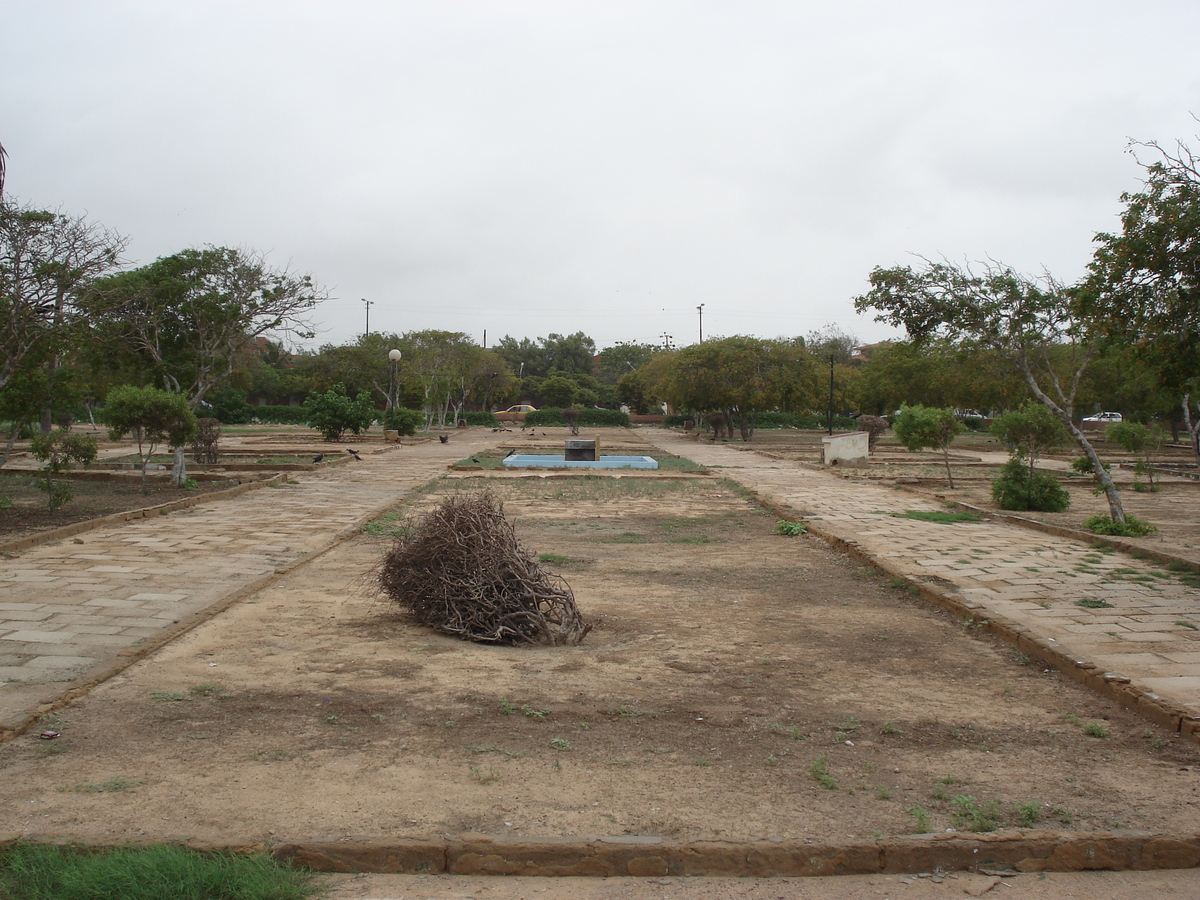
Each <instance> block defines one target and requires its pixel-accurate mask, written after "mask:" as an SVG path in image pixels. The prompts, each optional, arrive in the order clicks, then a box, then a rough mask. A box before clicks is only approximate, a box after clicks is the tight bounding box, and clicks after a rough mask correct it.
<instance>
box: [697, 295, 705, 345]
mask: <svg viewBox="0 0 1200 900" xmlns="http://www.w3.org/2000/svg"><path fill="white" fill-rule="evenodd" d="M696 312H698V313H700V343H702V344H703V343H704V304H703V303H701V304H700V305H699V306H697V307H696Z"/></svg>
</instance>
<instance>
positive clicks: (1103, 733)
mask: <svg viewBox="0 0 1200 900" xmlns="http://www.w3.org/2000/svg"><path fill="white" fill-rule="evenodd" d="M1083 733H1084V734H1086V735H1087V736H1088V737H1094V738H1106V737H1108V728H1107V727H1106V726H1105V724H1104V723H1103V722H1096V721H1092V722H1088V723H1087V724H1086V725H1084V726H1083Z"/></svg>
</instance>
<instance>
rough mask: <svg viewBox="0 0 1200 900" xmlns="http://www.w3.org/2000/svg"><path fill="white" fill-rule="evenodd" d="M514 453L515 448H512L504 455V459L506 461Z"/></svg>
mask: <svg viewBox="0 0 1200 900" xmlns="http://www.w3.org/2000/svg"><path fill="white" fill-rule="evenodd" d="M516 452H517V448H516V447H513V448H512V449H511V450H509V451H508V452H507V453H505V454H504V458H505V459H508V458H509V457H510V456H512V455H513V454H514V453H516Z"/></svg>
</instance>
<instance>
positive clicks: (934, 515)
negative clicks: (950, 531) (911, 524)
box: [891, 509, 979, 525]
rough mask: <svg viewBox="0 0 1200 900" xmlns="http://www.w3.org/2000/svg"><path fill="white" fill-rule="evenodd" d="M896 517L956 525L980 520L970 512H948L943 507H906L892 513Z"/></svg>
mask: <svg viewBox="0 0 1200 900" xmlns="http://www.w3.org/2000/svg"><path fill="white" fill-rule="evenodd" d="M891 515H892V517H893V518H896V519H915V520H917V521H918V522H936V523H937V524H938V525H954V524H956V523H958V522H978V521H979V516H977V515H975V514H974V513H969V512H946V511H945V510H941V509H933V510H929V509H906V510H905V511H904V512H902V513H892V514H891Z"/></svg>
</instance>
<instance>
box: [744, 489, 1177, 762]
mask: <svg viewBox="0 0 1200 900" xmlns="http://www.w3.org/2000/svg"><path fill="white" fill-rule="evenodd" d="M752 493H753V495H754V498H755V500H756V502H757V503H758V504H759V505H760V506H762V507H763V508H764V509H766V510H768V511H770V512H771V513H772V514H773V515H779V516H781V517H786V518H792V517H796V516H799V517H800V518H801V519H803V520H804V524H805V527H807V528H808V530H809V531H810V532H811V533H812V534H814V535H816V536H817V537H819V538H821V539H822V540H823V541H825V542H826V543H828V544H829V545H830V546H831V547H833V548H835V549H837V550H839V551H841V552H842V553H845V554H846V555H847V556H850V557H852V558H853V559H856V560H858V561H859V562H861V563H863V564H865V565H868V566H870V567H871V568H873V569H875V570H876V571H877V572H881V573H882V574H884V575H889V576H891V577H893V578H898V579H900V580H902V581H904V582H905V583H906V584H907V585H909V587H910V588H912V589H913V590H914V591H916V592H917V593H919V594H920V595H921V597H923V598H924V599H926V600H928V601H930V602H932V603H934V604H936V605H938V606H940V607H942V608H943V609H945V610H947V611H948V612H950V613H952V614H954V615H956V616H960V617H962V618H964V619H966V620H971V621H973V622H975V623H976V624H977V625H978V627H981V628H983V629H985V630H986V631H988V632H989V633H990V634H993V635H995V636H996V637H999V638H1001V639H1002V640H1005V641H1007V642H1008V643H1010V644H1012V645H1013V646H1015V647H1016V648H1017V649H1018V650H1020V651H1021V652H1022V653H1024V654H1026V655H1028V656H1032V657H1035V658H1037V659H1039V660H1041V661H1042V662H1044V663H1046V664H1047V665H1050V666H1053V667H1054V668H1055V669H1057V670H1058V671H1060V672H1062V673H1063V674H1064V675H1067V676H1069V677H1070V678H1073V679H1074V680H1075V681H1078V682H1080V683H1081V684H1084V685H1086V686H1087V687H1089V688H1091V689H1092V690H1094V691H1096V693H1098V694H1101V695H1102V696H1105V697H1108V698H1109V699H1110V700H1114V701H1116V702H1117V703H1120V704H1121V705H1122V706H1124V707H1125V708H1127V709H1130V710H1133V711H1135V712H1137V713H1139V714H1140V715H1142V716H1143V717H1145V718H1147V719H1149V720H1150V721H1151V722H1153V723H1154V724H1156V725H1159V726H1162V727H1163V728H1167V729H1170V730H1171V731H1174V732H1176V733H1177V734H1179V735H1181V736H1182V737H1185V738H1187V739H1189V740H1191V741H1193V742H1195V743H1200V715H1196V711H1195V710H1191V709H1188V708H1186V707H1184V706H1182V705H1180V704H1178V703H1175V702H1174V701H1172V700H1170V699H1168V698H1166V697H1161V696H1159V695H1158V694H1156V693H1155V692H1153V691H1151V690H1148V689H1146V688H1144V687H1141V686H1140V685H1138V684H1136V683H1134V681H1133V680H1132V679H1131V678H1129V677H1128V676H1125V675H1122V674H1120V673H1119V672H1111V671H1106V670H1105V669H1104V668H1102V667H1101V666H1098V665H1096V664H1095V663H1094V662H1092V661H1091V660H1090V659H1088V658H1087V657H1083V656H1072V655H1071V654H1069V653H1067V652H1066V651H1065V650H1063V649H1062V648H1061V647H1059V646H1058V644H1057V642H1056V641H1054V640H1053V639H1052V638H1044V637H1042V636H1041V635H1038V634H1035V633H1034V632H1033V631H1031V630H1030V629H1029V628H1027V627H1026V626H1024V625H1021V624H1019V623H1017V622H1013V621H1012V620H1010V619H1007V618H1006V617H1004V616H1001V615H997V614H995V613H994V612H992V611H990V610H988V608H987V605H986V604H984V603H978V602H975V601H969V600H965V599H964V598H963V597H962V596H961V595H959V594H957V593H954V592H951V591H946V590H943V589H941V588H939V587H938V586H936V585H933V584H929V583H927V582H925V581H922V580H919V579H915V578H913V577H912V576H910V575H908V574H906V573H904V572H902V571H900V570H899V569H898V568H897V567H895V566H894V565H893V564H892V563H890V562H889V561H888V560H886V559H881V558H879V557H877V556H875V555H874V554H873V553H871V552H869V551H867V550H865V549H864V548H863V547H862V546H861V545H860V544H859V543H858V542H857V541H856V540H854V539H851V538H847V537H845V536H843V535H840V534H838V533H837V532H835V531H832V530H830V529H827V528H825V527H824V526H822V525H819V524H817V523H815V522H814V521H812V520H811V519H809V518H806V517H804V516H802V515H800V513H799V511H798V510H796V509H793V508H791V507H789V506H787V505H786V504H782V503H778V502H776V501H773V500H770V499H768V498H766V497H763V496H762V495H761V494H759V493H758V492H757V491H752ZM1038 524H1041V523H1038ZM1063 530H1064V531H1068V529H1063ZM1066 536H1068V537H1070V536H1072V535H1070V534H1068V535H1066Z"/></svg>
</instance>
